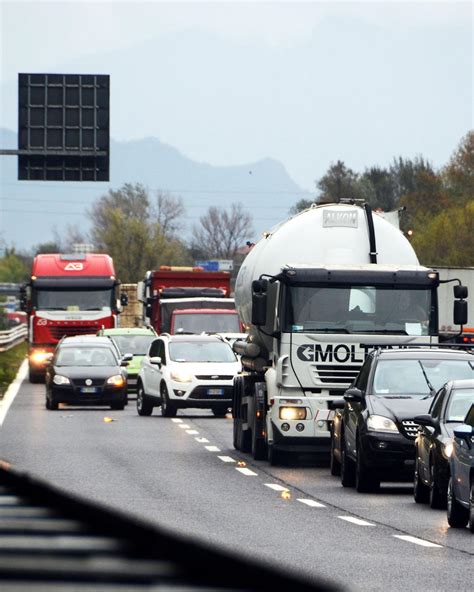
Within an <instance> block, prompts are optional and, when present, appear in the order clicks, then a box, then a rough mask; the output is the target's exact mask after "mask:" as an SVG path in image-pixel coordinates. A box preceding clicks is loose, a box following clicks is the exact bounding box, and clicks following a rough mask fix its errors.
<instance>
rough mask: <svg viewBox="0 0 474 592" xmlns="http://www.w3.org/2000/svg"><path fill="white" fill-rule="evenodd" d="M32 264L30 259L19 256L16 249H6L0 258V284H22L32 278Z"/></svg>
mask: <svg viewBox="0 0 474 592" xmlns="http://www.w3.org/2000/svg"><path fill="white" fill-rule="evenodd" d="M30 270H31V262H30V261H28V258H26V257H24V256H21V255H18V254H17V253H16V252H15V249H14V248H12V249H8V248H7V249H5V254H4V256H3V257H2V258H0V282H6V283H13V284H20V283H22V282H25V281H27V279H28V278H29V276H30Z"/></svg>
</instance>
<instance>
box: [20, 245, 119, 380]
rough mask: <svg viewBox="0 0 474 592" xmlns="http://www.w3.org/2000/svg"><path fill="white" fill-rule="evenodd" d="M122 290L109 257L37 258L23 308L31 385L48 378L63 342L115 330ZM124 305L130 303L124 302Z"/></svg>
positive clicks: (58, 255) (90, 255)
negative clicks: (53, 355) (49, 364)
mask: <svg viewBox="0 0 474 592" xmlns="http://www.w3.org/2000/svg"><path fill="white" fill-rule="evenodd" d="M119 285H120V282H119V281H118V280H117V279H116V277H115V270H114V265H113V261H112V258H111V257H109V255H104V254H96V253H87V254H86V253H84V254H71V255H61V254H42V255H36V257H35V258H34V261H33V268H32V272H31V279H30V281H29V282H28V283H27V284H26V285H25V286H24V288H23V293H22V308H23V309H24V310H26V312H27V313H28V328H29V355H28V361H29V378H30V382H41V381H42V380H43V379H44V375H45V368H46V363H47V361H48V360H49V358H50V357H51V353H52V352H54V349H55V347H56V344H57V343H58V342H59V341H60V339H61V338H62V337H64V336H69V335H83V334H87V333H97V331H98V330H99V329H100V328H102V327H104V328H111V327H115V326H117V324H118V323H117V321H118V314H119V312H120V301H118V300H117V297H118V286H119ZM120 300H121V303H122V304H126V301H125V300H126V299H125V298H121V299H120Z"/></svg>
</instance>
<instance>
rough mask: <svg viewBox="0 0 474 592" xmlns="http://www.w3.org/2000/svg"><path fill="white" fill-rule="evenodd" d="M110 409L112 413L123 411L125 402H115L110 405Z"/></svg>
mask: <svg viewBox="0 0 474 592" xmlns="http://www.w3.org/2000/svg"><path fill="white" fill-rule="evenodd" d="M110 408H111V409H113V410H114V411H123V410H124V409H125V400H124V399H122V400H121V401H115V402H114V403H111V404H110Z"/></svg>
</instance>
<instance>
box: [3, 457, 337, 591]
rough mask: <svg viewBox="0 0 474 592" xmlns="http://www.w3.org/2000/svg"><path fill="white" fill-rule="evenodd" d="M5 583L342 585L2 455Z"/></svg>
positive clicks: (204, 587) (68, 586)
mask: <svg viewBox="0 0 474 592" xmlns="http://www.w3.org/2000/svg"><path fill="white" fill-rule="evenodd" d="M315 553H316V554H317V549H316V548H315ZM315 556H316V555H315ZM0 589H1V590H2V591H5V592H10V591H12V592H18V590H40V589H41V590H48V592H62V591H64V590H75V591H81V590H84V592H85V591H86V590H94V591H95V592H100V591H103V592H106V591H107V592H110V590H127V592H142V591H144V590H154V591H156V590H160V591H163V592H177V591H186V592H212V591H219V592H225V591H229V592H251V591H255V592H274V591H275V590H291V592H322V591H325V592H336V591H337V590H340V588H339V587H337V586H335V585H334V584H332V583H329V582H326V581H324V580H322V579H320V580H317V579H312V580H309V579H307V578H304V577H303V576H301V575H300V576H299V575H294V574H290V573H287V572H285V571H283V570H281V569H277V568H275V569H274V568H272V567H269V566H268V565H267V564H261V563H259V562H257V561H256V560H250V559H246V558H242V557H239V556H238V555H234V554H231V553H229V552H227V551H226V552H224V551H221V550H218V549H215V548H211V547H210V546H208V545H204V544H201V543H199V542H197V541H194V540H192V539H188V538H187V537H186V538H185V537H182V536H178V535H176V534H174V533H172V532H170V531H166V530H164V529H161V528H159V527H158V526H154V525H151V524H148V523H145V522H143V521H142V520H138V519H135V518H131V517H129V516H127V515H126V514H124V513H122V512H118V511H116V510H112V509H110V508H107V507H105V506H103V505H98V504H96V503H92V502H91V501H88V500H85V499H80V498H79V497H75V496H73V495H71V494H70V493H66V492H64V491H62V490H59V489H57V488H55V487H54V486H52V485H50V484H48V483H46V482H44V481H40V480H39V479H37V478H33V477H32V476H30V475H28V474H22V473H18V472H16V471H14V470H13V469H12V468H11V467H10V465H9V464H8V463H5V462H2V461H0Z"/></svg>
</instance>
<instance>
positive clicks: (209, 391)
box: [207, 388, 224, 395]
mask: <svg viewBox="0 0 474 592" xmlns="http://www.w3.org/2000/svg"><path fill="white" fill-rule="evenodd" d="M207 394H208V395H223V394H224V389H222V388H220V389H219V388H211V389H207Z"/></svg>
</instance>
